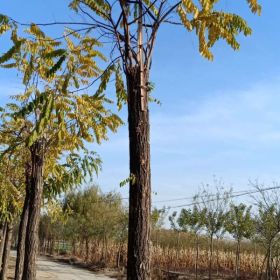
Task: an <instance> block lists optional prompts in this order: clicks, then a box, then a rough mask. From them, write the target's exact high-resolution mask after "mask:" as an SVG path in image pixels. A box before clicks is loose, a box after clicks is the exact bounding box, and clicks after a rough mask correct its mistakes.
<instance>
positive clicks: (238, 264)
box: [235, 240, 240, 280]
mask: <svg viewBox="0 0 280 280" xmlns="http://www.w3.org/2000/svg"><path fill="white" fill-rule="evenodd" d="M239 266H240V240H237V245H236V256H235V280H238V279H239Z"/></svg>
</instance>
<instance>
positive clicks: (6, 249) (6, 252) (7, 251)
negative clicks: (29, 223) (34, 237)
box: [0, 224, 13, 280]
mask: <svg viewBox="0 0 280 280" xmlns="http://www.w3.org/2000/svg"><path fill="white" fill-rule="evenodd" d="M12 233H13V228H12V226H11V225H10V224H7V229H6V236H5V243H4V252H3V259H2V268H1V273H0V280H6V279H7V272H8V265H9V258H10V250H11V242H12Z"/></svg>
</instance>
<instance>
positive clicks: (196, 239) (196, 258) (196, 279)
mask: <svg viewBox="0 0 280 280" xmlns="http://www.w3.org/2000/svg"><path fill="white" fill-rule="evenodd" d="M198 238H199V237H198V234H197V233H196V234H195V241H196V256H195V280H198V257H199V240H198Z"/></svg>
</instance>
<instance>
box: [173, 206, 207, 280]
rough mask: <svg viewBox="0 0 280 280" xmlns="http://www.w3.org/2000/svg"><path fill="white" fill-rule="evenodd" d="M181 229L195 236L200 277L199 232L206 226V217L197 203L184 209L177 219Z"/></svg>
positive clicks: (196, 262)
mask: <svg viewBox="0 0 280 280" xmlns="http://www.w3.org/2000/svg"><path fill="white" fill-rule="evenodd" d="M177 223H178V225H179V227H180V229H181V230H182V231H184V232H190V233H192V234H194V236H195V244H196V246H195V247H196V256H195V279H196V280H197V279H198V258H199V234H200V231H201V230H202V228H203V226H204V217H203V215H202V213H201V212H200V210H199V208H198V207H197V205H194V207H193V208H192V209H182V210H181V213H180V216H179V218H178V220H177Z"/></svg>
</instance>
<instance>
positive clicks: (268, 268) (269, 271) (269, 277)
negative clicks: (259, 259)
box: [266, 243, 272, 280]
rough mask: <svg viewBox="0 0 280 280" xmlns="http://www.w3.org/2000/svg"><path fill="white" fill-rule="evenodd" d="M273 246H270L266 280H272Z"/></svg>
mask: <svg viewBox="0 0 280 280" xmlns="http://www.w3.org/2000/svg"><path fill="white" fill-rule="evenodd" d="M271 250H272V245H271V243H270V244H269V247H268V256H267V266H266V279H267V280H272V256H271V253H272V252H271Z"/></svg>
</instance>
